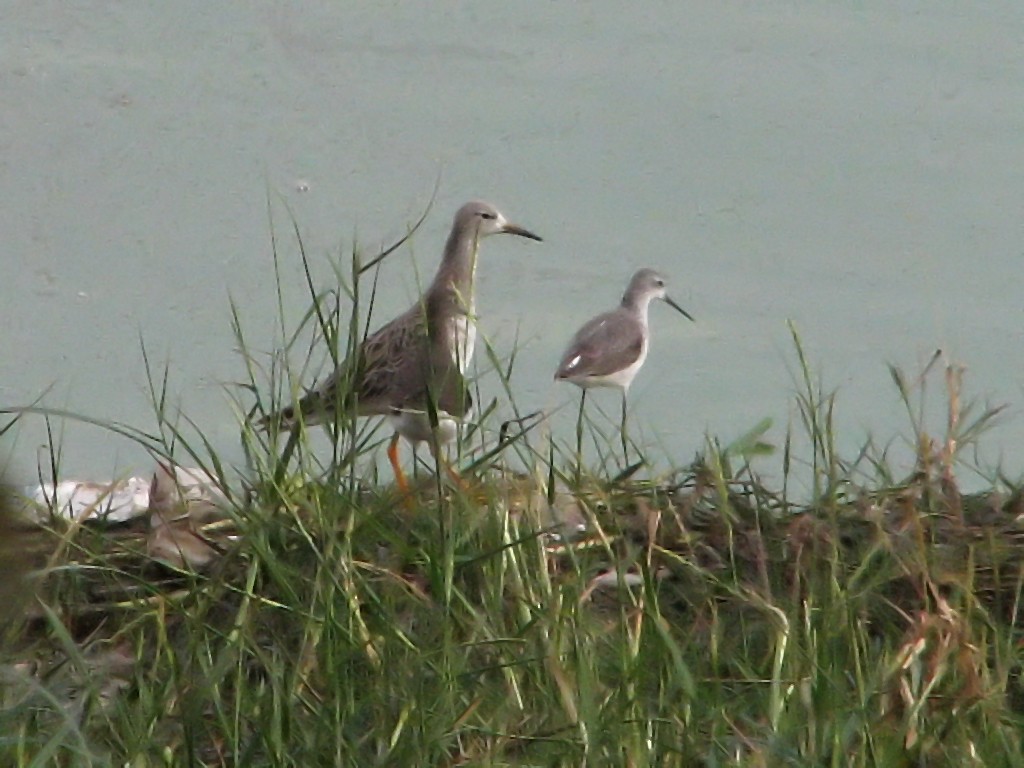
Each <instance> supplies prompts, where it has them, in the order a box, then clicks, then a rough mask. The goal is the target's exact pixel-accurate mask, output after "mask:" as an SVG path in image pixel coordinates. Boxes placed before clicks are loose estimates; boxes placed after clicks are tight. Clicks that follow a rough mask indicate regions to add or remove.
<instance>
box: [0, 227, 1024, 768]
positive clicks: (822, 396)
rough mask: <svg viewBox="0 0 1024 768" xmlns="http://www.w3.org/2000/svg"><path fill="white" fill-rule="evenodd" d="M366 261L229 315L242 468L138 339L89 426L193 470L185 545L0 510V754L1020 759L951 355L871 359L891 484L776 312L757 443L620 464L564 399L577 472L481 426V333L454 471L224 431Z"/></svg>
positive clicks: (264, 407)
mask: <svg viewBox="0 0 1024 768" xmlns="http://www.w3.org/2000/svg"><path fill="white" fill-rule="evenodd" d="M297 235H298V233H297V232H296V237H297ZM297 242H298V243H299V244H300V247H301V239H298V238H297ZM302 258H303V263H304V264H306V265H307V275H308V274H310V272H309V269H308V261H306V257H305V255H304V254H303V256H302ZM371 266H377V265H372V264H371ZM370 275H371V271H370V270H368V269H364V267H363V265H362V264H361V262H360V260H359V259H358V258H355V257H354V258H353V259H352V260H351V262H350V263H346V264H345V265H344V267H343V268H339V269H337V277H338V280H337V285H336V286H335V288H334V289H333V290H331V291H327V292H321V291H319V290H318V289H316V288H315V287H314V283H315V281H314V280H313V278H312V277H310V278H309V287H310V292H311V296H312V297H313V301H312V302H311V306H310V309H309V311H308V312H307V313H305V315H304V316H303V317H302V318H301V319H300V321H299V322H298V323H296V327H295V328H285V325H286V323H285V321H284V320H283V319H282V323H281V329H280V331H281V333H280V338H279V339H278V344H279V346H280V348H281V349H282V350H283V352H282V353H281V354H280V355H277V356H274V357H272V358H268V357H267V356H262V355H260V354H259V353H257V352H255V351H254V349H253V347H252V346H251V345H250V344H249V343H248V340H247V339H246V337H245V334H244V333H243V325H244V324H243V320H242V318H241V317H240V315H239V313H238V312H237V311H235V312H233V322H234V327H235V331H236V336H237V339H238V346H239V348H240V349H241V350H242V357H241V359H242V362H243V368H244V370H245V371H246V377H247V378H246V381H245V384H244V385H243V386H241V387H240V388H239V389H238V390H237V400H236V403H237V412H238V415H239V422H240V424H241V440H242V442H243V444H244V446H245V448H246V456H247V465H246V466H244V467H227V466H225V465H224V462H223V461H221V460H220V459H219V458H218V457H217V456H216V455H215V453H214V452H213V451H212V450H211V449H210V447H209V445H208V443H207V442H206V441H205V440H204V439H203V437H202V432H201V431H200V430H198V429H196V428H195V425H192V424H190V423H189V422H188V420H187V419H186V418H184V417H182V416H181V415H180V414H175V413H172V412H171V411H170V409H169V407H168V406H167V397H166V392H167V380H166V372H159V371H156V370H155V369H154V367H153V366H151V364H150V361H149V360H148V359H147V362H146V365H147V369H148V370H149V372H150V380H151V381H152V382H153V387H152V395H153V402H154V406H155V408H154V410H155V413H156V416H157V419H156V421H157V428H156V429H155V430H153V431H143V430H138V429H133V428H129V427H126V426H124V425H106V426H107V427H108V428H111V429H114V430H116V431H118V432H119V433H121V434H123V435H125V436H126V437H127V438H128V439H132V440H135V441H137V442H140V443H142V444H144V445H146V446H147V447H148V448H149V449H150V450H151V451H152V452H153V453H154V455H155V456H158V457H165V458H171V457H174V458H175V459H176V460H178V461H179V462H180V463H182V464H185V465H195V464H200V465H202V466H204V467H206V468H208V469H209V470H210V471H211V473H213V474H214V475H216V476H217V477H220V478H222V479H223V481H224V486H225V490H226V491H227V492H228V493H229V496H230V499H231V502H230V504H229V506H228V509H227V514H228V521H227V522H226V523H225V522H221V523H217V524H214V525H211V526H209V527H208V528H207V529H206V530H205V534H206V535H207V536H208V537H209V538H210V539H211V540H216V542H217V543H218V545H219V546H220V547H222V548H223V551H224V554H223V555H222V556H220V557H219V558H217V560H216V561H215V563H214V564H213V565H212V566H211V567H210V568H208V569H206V570H204V571H203V572H201V573H193V572H190V571H187V570H186V571H181V570H174V569H171V568H168V567H166V566H164V565H161V564H159V563H156V562H154V561H153V560H152V559H151V558H149V557H148V555H147V554H146V542H147V537H148V536H149V535H150V531H149V527H148V523H146V522H142V523H140V524H137V525H130V526H125V527H122V528H119V529H99V528H94V527H92V526H89V525H73V524H67V523H60V522H58V521H56V520H55V521H53V523H52V524H51V525H50V526H47V527H46V528H45V529H44V530H42V531H35V530H23V529H21V528H19V527H18V526H17V525H15V524H14V523H13V522H12V523H11V524H10V525H8V526H7V528H5V535H4V537H3V538H4V541H5V542H6V544H5V549H4V550H3V553H2V557H0V564H2V565H4V567H5V568H6V571H5V574H6V575H7V577H8V578H7V579H6V580H5V583H6V584H11V583H20V582H18V581H17V579H22V578H26V577H25V576H24V568H25V563H26V561H31V563H32V565H33V567H34V569H35V570H33V571H32V572H31V573H30V574H29V576H28V577H27V579H28V580H27V581H26V582H25V583H24V585H23V587H24V588H23V589H19V590H16V591H17V593H18V594H20V595H24V594H28V593H30V592H33V590H34V599H31V600H29V601H27V610H26V611H25V612H20V611H11V612H10V614H9V615H4V616H3V617H0V618H3V620H4V622H5V624H4V632H5V635H4V640H5V645H4V648H5V650H4V658H3V663H4V666H3V668H2V670H0V671H2V678H0V679H2V680H3V688H2V699H0V764H2V765H5V766H6V765H10V766H30V765H69V766H70V765H130V766H152V765H232V766H234V765H282V766H292V765H293V766H320V765H332V766H333V765H349V766H360V767H364V766H374V765H380V766H445V765H450V766H455V765H460V766H467V765H473V766H553V765H565V766H580V765H589V766H609V765H623V766H647V765H657V766H675V765H680V766H690V765H707V766H718V765H742V766H777V765H793V766H812V765H813V766H824V765H835V766H861V765H864V766H868V765H872V766H874V765H878V766H900V765H908V766H923V765H927V766H936V765H957V766H959V765H979V766H1001V765H1021V764H1024V746H1022V735H1021V734H1022V729H1024V681H1022V677H1021V668H1022V663H1024V619H1022V616H1021V613H1022V610H1024V605H1022V596H1024V558H1022V556H1021V547H1022V545H1024V495H1022V493H1021V491H1020V490H1019V489H1018V488H1016V487H1015V486H1014V485H1013V484H1011V483H1008V482H1006V481H1005V480H1004V479H1000V478H995V479H993V480H992V482H991V488H990V489H989V490H988V491H986V492H983V493H977V494H971V495H967V494H963V493H961V491H960V490H959V484H958V481H957V473H958V471H961V469H962V465H961V463H960V462H961V457H962V456H964V455H966V454H964V452H965V451H967V450H969V448H970V446H972V445H974V444H976V442H977V441H978V439H979V438H981V436H982V435H983V433H984V429H985V427H986V426H987V425H988V424H990V423H991V421H992V420H993V419H994V418H995V417H996V416H997V415H998V409H987V410H985V409H983V410H980V411H977V412H975V411H974V410H972V407H971V406H970V405H969V404H964V403H962V401H961V390H962V385H961V382H960V380H959V379H960V374H959V373H958V370H957V369H956V368H955V367H953V366H948V367H946V368H945V369H942V368H941V367H938V366H936V367H935V368H934V369H929V370H926V371H924V372H923V373H922V375H921V376H920V377H919V378H918V379H916V380H914V381H910V380H909V379H908V378H907V377H906V376H905V375H904V374H903V373H902V372H900V371H899V370H897V369H895V368H893V369H892V372H893V379H894V382H895V383H896V385H897V386H898V391H899V392H900V393H901V395H902V396H903V398H904V400H905V402H906V403H907V408H908V414H909V416H910V419H909V424H910V427H909V434H908V438H907V442H908V444H910V445H912V446H913V449H914V452H915V454H916V456H917V465H916V467H915V468H914V470H913V471H912V472H910V473H909V474H907V476H897V473H896V470H894V469H893V468H892V467H891V466H890V465H889V463H888V461H887V460H886V455H885V451H876V450H874V448H873V447H872V445H871V444H868V445H867V446H865V448H864V450H862V451H860V452H859V453H858V454H857V455H856V456H854V457H852V458H850V459H845V458H843V457H841V456H839V455H838V454H837V452H836V448H835V445H836V442H837V440H836V435H835V434H834V433H833V426H832V425H833V414H834V409H835V398H834V397H833V396H832V395H830V394H828V393H826V392H825V391H824V390H823V389H822V387H821V385H820V384H819V383H818V381H817V379H816V377H815V376H814V375H813V374H812V373H811V371H810V368H809V365H808V363H807V361H806V360H805V359H804V358H803V355H802V350H801V348H800V345H799V339H798V337H797V336H796V334H795V332H794V342H795V345H796V349H797V361H798V367H797V380H798V382H799V384H798V393H797V395H796V402H797V409H796V412H797V414H798V419H797V421H796V423H795V424H794V425H793V426H792V427H791V429H790V430H789V431H788V432H787V434H786V437H785V440H784V442H783V445H782V446H781V447H780V448H779V450H778V451H777V452H775V453H771V452H770V448H769V446H768V445H767V444H766V442H765V438H764V434H765V431H766V429H767V427H768V424H767V423H763V424H760V425H757V426H756V427H755V428H753V429H752V430H751V432H750V433H749V434H748V435H744V436H742V437H741V438H739V439H737V440H735V441H733V442H732V443H730V444H729V445H727V446H723V445H721V444H720V443H719V442H718V441H716V440H713V439H709V440H708V442H707V445H706V448H705V450H704V451H703V453H702V455H700V456H698V457H697V458H696V459H695V460H694V461H692V462H690V463H688V464H686V465H685V466H681V467H679V468H677V469H675V470H673V471H671V472H668V473H666V474H664V475H662V476H659V477H649V476H647V475H646V470H645V469H644V468H643V467H636V466H624V465H623V462H622V461H621V451H620V450H619V443H618V435H617V434H616V433H615V432H614V430H608V429H606V428H605V427H604V426H601V425H599V424H596V423H594V422H588V423H587V424H586V425H585V429H586V432H585V438H586V442H587V444H588V450H587V451H585V452H584V455H585V456H586V457H587V459H586V466H584V467H582V468H578V467H577V466H576V460H577V447H576V440H575V435H574V434H566V435H559V434H554V435H551V434H548V433H547V432H546V430H547V426H546V422H544V421H540V422H537V421H527V422H524V425H523V426H520V425H518V424H517V425H511V426H510V428H509V429H508V433H507V436H506V440H505V442H504V443H502V444H501V445H500V446H499V445H497V434H498V432H499V425H500V423H501V419H502V418H507V417H508V416H510V415H515V416H524V415H526V414H523V413H522V412H520V411H519V410H518V409H517V408H516V406H515V403H514V400H513V398H512V392H513V390H514V383H513V378H514V375H513V374H514V355H513V357H511V358H507V357H503V356H502V354H499V353H497V352H495V351H494V350H490V349H488V350H487V351H486V353H485V355H483V356H482V357H483V358H484V362H483V364H482V365H481V376H480V377H479V378H478V379H477V381H476V383H475V387H476V391H475V392H474V396H475V399H476V401H477V402H478V403H479V404H481V405H480V410H482V411H483V413H484V415H483V417H482V419H481V420H480V421H479V422H478V423H477V425H475V426H474V427H472V428H470V429H468V430H467V435H466V436H465V437H464V439H463V441H462V443H461V445H460V447H459V449H458V452H459V454H460V457H461V459H460V465H461V466H462V467H463V468H464V469H465V468H469V471H468V472H467V476H468V477H470V478H473V481H472V482H471V484H470V486H471V487H470V490H469V491H468V492H465V493H463V492H459V491H456V490H455V489H452V488H450V487H449V486H448V485H447V484H446V483H441V482H439V481H437V480H436V479H435V476H434V474H432V473H431V472H430V471H429V470H428V471H424V469H425V468H422V467H421V471H420V474H421V481H422V482H421V492H420V494H419V496H418V497H417V504H416V508H415V509H414V510H411V511H410V510H407V509H406V508H405V507H404V506H403V505H402V504H401V503H399V499H398V498H397V496H396V495H395V492H394V490H393V488H392V487H391V486H390V485H389V484H388V483H387V480H388V478H387V477H383V476H382V477H377V463H376V461H375V460H374V457H375V456H376V454H377V453H378V452H379V451H378V449H379V443H380V440H381V435H379V434H378V432H377V431H376V430H375V427H374V425H373V424H366V423H362V422H360V423H358V424H354V425H353V423H352V422H354V419H352V418H351V415H349V416H348V417H345V418H343V419H342V420H341V421H342V424H346V423H347V426H348V427H352V426H355V428H354V429H352V428H345V429H339V430H336V431H332V433H331V434H330V435H329V436H328V438H327V440H326V441H325V440H324V439H323V438H322V437H320V433H318V432H316V431H314V430H310V431H309V432H306V431H301V432H299V433H297V434H296V435H295V436H294V437H292V436H291V435H287V434H285V435H274V434H271V435H264V434H262V433H259V432H257V431H254V430H253V429H252V428H250V427H248V426H247V414H251V415H258V414H260V413H265V412H267V411H269V410H273V409H274V408H275V407H276V406H278V405H279V404H281V403H283V402H288V401H290V400H291V399H292V398H293V397H295V396H296V395H297V394H299V393H300V392H301V388H300V387H301V384H302V383H303V382H308V381H309V378H310V376H311V375H312V373H311V363H310V362H309V361H310V359H311V358H312V359H313V360H314V362H315V359H316V355H317V354H320V355H323V354H324V353H323V352H322V351H319V350H325V349H338V350H340V353H339V355H338V356H340V357H343V356H344V354H345V350H346V349H351V348H352V347H353V345H354V344H356V343H358V341H359V340H360V339H361V338H362V337H363V335H364V333H365V329H366V322H365V318H366V316H367V314H370V316H371V317H374V314H373V313H371V312H369V310H370V309H372V303H373V282H372V280H371V279H370ZM281 315H282V318H284V317H285V315H286V313H285V310H284V307H282V310H281ZM378 323H379V318H377V319H376V320H371V322H370V324H371V325H373V326H376V325H377V324H378ZM325 339H326V343H325ZM293 358H294V359H293ZM268 359H269V362H268ZM296 359H297V360H298V361H299V362H295V360H296ZM332 362H333V361H332V360H330V359H329V360H328V362H327V365H328V366H330V365H331V364H332ZM940 374H941V375H942V379H941V380H942V381H943V384H944V400H945V401H946V403H947V409H946V410H947V413H946V416H945V418H944V419H943V420H942V423H941V424H940V425H939V427H938V428H937V429H932V428H930V427H929V424H928V423H927V419H926V418H925V415H924V414H925V413H927V410H926V409H925V408H924V407H923V405H922V403H924V402H925V401H926V399H927V398H926V395H927V392H926V391H925V385H926V384H927V382H929V381H932V380H933V379H935V378H937V377H939V375H940ZM254 403H255V405H254ZM7 412H8V413H9V414H11V416H12V418H13V419H15V420H17V419H19V418H29V417H31V416H32V413H33V412H35V413H39V412H43V413H46V414H48V416H47V417H48V418H51V419H53V418H55V417H56V416H62V415H63V416H66V414H57V413H54V412H46V411H45V409H42V408H38V407H36V408H33V409H8V411H7ZM4 429H5V430H6V429H7V427H5V428H4ZM801 445H806V446H807V449H806V454H804V453H802V450H803V449H801V448H799V446H801ZM632 449H633V451H634V453H635V452H639V451H641V449H642V446H632ZM283 453H284V454H287V457H286V458H287V460H286V461H285V460H282V454H283ZM659 459H660V461H661V463H663V464H668V465H672V464H673V462H672V461H671V457H659ZM56 463H57V462H55V466H54V467H53V471H54V472H55V473H56V472H59V466H56ZM577 470H579V471H577ZM763 471H771V472H772V473H773V475H774V476H775V477H777V478H779V479H778V480H777V481H776V482H775V483H774V484H773V483H771V482H767V481H765V480H763V479H762V477H761V474H760V473H761V472H763ZM577 476H579V480H578V482H577V479H576V478H577ZM237 477H241V478H243V481H242V482H240V481H238V480H237V479H236V478H237ZM796 488H799V489H801V490H800V491H799V492H797V491H795V490H792V489H796ZM8 506H11V505H8ZM563 517H564V518H567V519H570V520H576V519H577V518H578V519H580V520H582V521H584V522H585V523H586V528H585V530H584V531H583V532H580V533H577V530H576V527H575V525H567V526H562V527H559V526H558V524H557V523H558V521H559V520H560V519H562V518H563ZM5 596H6V595H5ZM5 602H6V603H8V604H13V603H15V602H16V601H15V600H14V598H12V597H8V599H7V600H6V601H5Z"/></svg>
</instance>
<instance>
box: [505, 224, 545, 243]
mask: <svg viewBox="0 0 1024 768" xmlns="http://www.w3.org/2000/svg"><path fill="white" fill-rule="evenodd" d="M501 232H502V234H504V235H519V236H520V237H528V238H529V239H530V240H536V241H537V242H538V243H542V242H544V239H543V238H542V237H541V236H540V235H535V234H533V232H531V231H530V230H528V229H523V228H522V227H517V226H516V225H515V224H505V226H504V227H502V229H501Z"/></svg>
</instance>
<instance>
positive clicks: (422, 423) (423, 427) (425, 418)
mask: <svg viewBox="0 0 1024 768" xmlns="http://www.w3.org/2000/svg"><path fill="white" fill-rule="evenodd" d="M388 421H390V422H391V426H392V428H393V429H394V430H395V432H397V433H398V434H400V435H401V436H402V437H404V438H405V439H406V440H408V441H409V442H410V443H412V444H413V446H415V445H416V444H417V443H422V442H429V441H430V440H431V439H432V437H433V435H432V434H431V429H430V415H429V414H428V413H427V412H426V411H418V410H412V409H409V410H401V411H395V412H393V413H391V414H389V415H388ZM457 435H458V423H457V422H456V421H455V419H453V418H452V417H451V416H449V415H448V414H447V413H445V412H444V411H440V412H438V414H437V442H438V444H439V445H444V444H445V443H450V442H451V441H452V440H454V439H455V438H456V436H457Z"/></svg>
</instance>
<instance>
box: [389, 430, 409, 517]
mask: <svg viewBox="0 0 1024 768" xmlns="http://www.w3.org/2000/svg"><path fill="white" fill-rule="evenodd" d="M388 461H389V462H391V469H392V470H394V472H395V483H397V484H398V490H399V491H401V493H402V503H403V504H405V506H406V507H409V508H412V506H413V503H412V495H411V493H410V489H409V481H408V480H406V479H405V473H404V472H403V471H402V465H401V464H399V463H398V433H397V432H395V434H394V435H392V436H391V442H390V443H388Z"/></svg>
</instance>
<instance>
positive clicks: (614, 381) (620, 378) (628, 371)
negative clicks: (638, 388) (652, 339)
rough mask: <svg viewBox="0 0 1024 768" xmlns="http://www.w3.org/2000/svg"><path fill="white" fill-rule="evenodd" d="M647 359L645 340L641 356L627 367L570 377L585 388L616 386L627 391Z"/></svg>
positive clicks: (573, 381) (574, 382)
mask: <svg viewBox="0 0 1024 768" xmlns="http://www.w3.org/2000/svg"><path fill="white" fill-rule="evenodd" d="M646 359H647V343H646V342H644V345H643V346H642V347H641V348H640V356H639V357H637V359H636V360H634V361H633V362H632V363H631V364H630V365H628V366H626V367H625V368H621V369H620V370H618V371H615V372H614V373H607V374H605V375H604V376H579V377H574V378H570V379H569V381H571V382H572V383H573V384H576V385H577V386H580V387H583V388H584V389H589V388H591V387H615V388H617V389H621V390H622V391H623V392H626V391H628V390H629V385H630V384H632V383H633V379H634V378H636V374H637V372H638V371H639V370H640V369H641V368H642V367H643V365H644V361H645V360H646Z"/></svg>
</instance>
